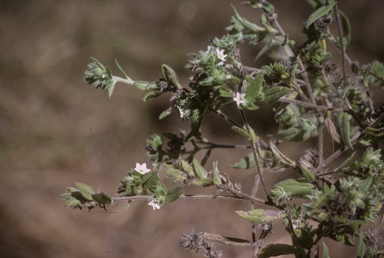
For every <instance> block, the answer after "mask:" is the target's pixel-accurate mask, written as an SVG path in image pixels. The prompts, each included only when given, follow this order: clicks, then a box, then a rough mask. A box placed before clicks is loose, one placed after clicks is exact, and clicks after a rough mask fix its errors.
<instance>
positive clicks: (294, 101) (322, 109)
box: [279, 97, 343, 112]
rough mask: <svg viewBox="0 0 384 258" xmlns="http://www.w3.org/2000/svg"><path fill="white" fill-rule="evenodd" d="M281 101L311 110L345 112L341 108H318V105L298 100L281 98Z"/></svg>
mask: <svg viewBox="0 0 384 258" xmlns="http://www.w3.org/2000/svg"><path fill="white" fill-rule="evenodd" d="M279 101H281V102H287V103H294V104H297V105H299V106H303V107H309V108H313V109H316V110H320V111H328V110H330V111H336V112H343V110H342V109H339V108H328V107H325V106H318V105H314V104H311V103H307V102H303V101H300V100H296V99H289V98H286V97H281V98H280V99H279Z"/></svg>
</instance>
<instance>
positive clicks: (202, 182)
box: [192, 178, 212, 187]
mask: <svg viewBox="0 0 384 258" xmlns="http://www.w3.org/2000/svg"><path fill="white" fill-rule="evenodd" d="M192 184H194V185H197V186H203V187H206V186H211V185H212V180H211V179H209V178H200V179H196V180H193V181H192Z"/></svg>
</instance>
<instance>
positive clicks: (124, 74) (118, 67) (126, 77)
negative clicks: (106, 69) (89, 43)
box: [115, 59, 130, 79]
mask: <svg viewBox="0 0 384 258" xmlns="http://www.w3.org/2000/svg"><path fill="white" fill-rule="evenodd" d="M115 63H116V66H117V69H118V70H119V72H120V73H121V75H122V76H123V77H124V79H130V78H129V77H128V75H126V73H125V72H124V71H123V69H122V68H121V67H120V65H119V63H118V62H117V60H116V59H115Z"/></svg>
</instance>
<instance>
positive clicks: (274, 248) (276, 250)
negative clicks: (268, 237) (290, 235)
mask: <svg viewBox="0 0 384 258" xmlns="http://www.w3.org/2000/svg"><path fill="white" fill-rule="evenodd" d="M287 254H295V255H303V256H305V255H306V252H305V250H304V249H302V248H301V247H298V246H292V245H286V244H270V245H267V246H266V247H264V248H263V249H262V250H261V251H260V253H259V256H258V258H268V257H272V256H279V255H287Z"/></svg>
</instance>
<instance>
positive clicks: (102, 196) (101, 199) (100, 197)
mask: <svg viewBox="0 0 384 258" xmlns="http://www.w3.org/2000/svg"><path fill="white" fill-rule="evenodd" d="M92 198H93V200H95V201H96V202H98V203H101V204H111V202H112V199H111V197H110V196H109V195H108V194H106V193H104V192H101V193H95V194H92Z"/></svg>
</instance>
